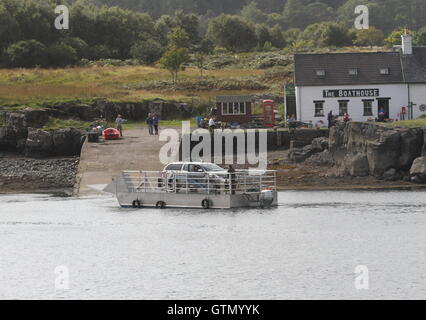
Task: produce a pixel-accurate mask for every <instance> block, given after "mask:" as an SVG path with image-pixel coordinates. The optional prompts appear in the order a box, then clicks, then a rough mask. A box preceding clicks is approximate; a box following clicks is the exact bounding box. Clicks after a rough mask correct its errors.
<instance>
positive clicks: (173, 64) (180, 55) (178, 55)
mask: <svg viewBox="0 0 426 320" xmlns="http://www.w3.org/2000/svg"><path fill="white" fill-rule="evenodd" d="M187 62H189V55H188V50H187V49H185V48H170V49H169V50H167V51H166V53H165V54H164V55H163V57H162V58H161V60H160V64H161V66H162V67H163V68H164V69H167V70H168V71H169V72H170V73H171V75H172V80H173V83H176V81H177V79H178V73H179V71H183V70H185V66H184V64H185V63H187Z"/></svg>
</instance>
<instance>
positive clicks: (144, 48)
mask: <svg viewBox="0 0 426 320" xmlns="http://www.w3.org/2000/svg"><path fill="white" fill-rule="evenodd" d="M163 53H164V48H163V46H162V45H161V44H160V43H159V42H157V41H155V40H152V39H148V40H146V41H140V42H137V43H136V44H134V45H133V46H132V48H131V49H130V54H131V55H132V57H133V58H135V59H138V60H140V61H142V62H143V63H145V64H148V65H149V64H153V63H154V62H156V61H158V60H159V59H160V58H161V56H162V55H163Z"/></svg>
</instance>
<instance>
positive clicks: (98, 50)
mask: <svg viewBox="0 0 426 320" xmlns="http://www.w3.org/2000/svg"><path fill="white" fill-rule="evenodd" d="M111 57H112V52H111V50H110V49H109V48H108V47H107V46H105V45H103V44H100V45H96V46H94V47H91V48H90V49H89V59H90V60H100V59H108V58H111Z"/></svg>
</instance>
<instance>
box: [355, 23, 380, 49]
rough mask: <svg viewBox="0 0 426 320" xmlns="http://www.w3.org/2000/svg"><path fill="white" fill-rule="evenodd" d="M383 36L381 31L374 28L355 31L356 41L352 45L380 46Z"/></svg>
mask: <svg viewBox="0 0 426 320" xmlns="http://www.w3.org/2000/svg"><path fill="white" fill-rule="evenodd" d="M384 38H385V35H384V34H383V31H382V30H379V29H377V28H375V27H370V28H369V29H362V30H357V31H356V39H355V40H354V44H355V45H357V46H381V45H383V40H384Z"/></svg>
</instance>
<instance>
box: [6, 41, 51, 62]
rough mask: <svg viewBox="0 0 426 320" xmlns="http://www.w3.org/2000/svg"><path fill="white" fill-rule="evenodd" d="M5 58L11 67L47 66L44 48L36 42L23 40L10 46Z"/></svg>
mask: <svg viewBox="0 0 426 320" xmlns="http://www.w3.org/2000/svg"><path fill="white" fill-rule="evenodd" d="M6 57H7V59H8V62H9V65H10V66H11V67H18V68H32V67H36V66H45V65H47V60H46V58H47V51H46V46H45V45H44V44H42V43H41V42H39V41H36V40H24V41H19V42H17V43H14V44H12V45H10V46H9V47H8V48H7V49H6Z"/></svg>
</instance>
